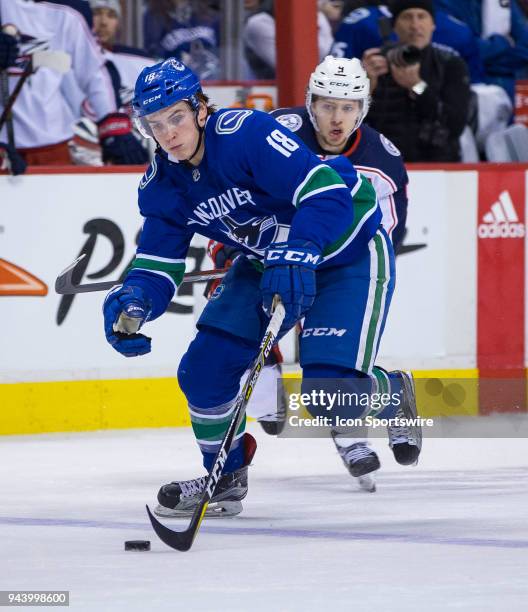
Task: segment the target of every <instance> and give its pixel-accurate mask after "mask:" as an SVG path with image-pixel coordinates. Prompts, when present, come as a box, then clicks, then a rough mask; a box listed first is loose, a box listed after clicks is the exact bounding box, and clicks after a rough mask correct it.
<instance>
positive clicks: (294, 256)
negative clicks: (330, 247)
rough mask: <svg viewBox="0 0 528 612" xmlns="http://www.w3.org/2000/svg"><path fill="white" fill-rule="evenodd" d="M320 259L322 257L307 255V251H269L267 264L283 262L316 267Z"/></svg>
mask: <svg viewBox="0 0 528 612" xmlns="http://www.w3.org/2000/svg"><path fill="white" fill-rule="evenodd" d="M320 259H321V256H320V255H315V254H313V253H307V252H306V251H284V250H283V249H268V250H267V251H266V262H269V261H278V260H281V261H291V262H292V263H302V264H313V265H314V266H316V265H317V264H318V263H319V260H320Z"/></svg>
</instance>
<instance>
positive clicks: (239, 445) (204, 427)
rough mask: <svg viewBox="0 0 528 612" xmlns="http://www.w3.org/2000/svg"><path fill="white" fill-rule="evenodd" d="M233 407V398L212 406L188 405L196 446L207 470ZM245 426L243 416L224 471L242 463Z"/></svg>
mask: <svg viewBox="0 0 528 612" xmlns="http://www.w3.org/2000/svg"><path fill="white" fill-rule="evenodd" d="M234 407H235V400H234V399H233V400H232V401H231V402H228V403H227V404H223V405H222V406H216V407H214V408H197V407H195V406H191V405H189V412H190V414H191V424H192V428H193V431H194V435H195V436H196V441H197V442H198V446H199V447H200V450H201V451H202V455H203V464H204V467H205V469H206V470H207V471H209V470H210V469H211V467H212V465H213V462H214V458H215V456H216V453H217V452H218V449H219V448H220V445H221V443H222V440H223V439H224V435H225V432H226V431H227V428H228V427H229V423H230V422H231V418H232V414H233V410H234ZM245 427H246V418H245V417H244V420H243V421H242V423H241V424H240V427H239V428H238V431H237V433H236V436H235V439H234V441H233V445H232V446H231V450H230V451H229V455H228V456H227V461H226V464H225V467H224V473H228V472H234V471H235V470H238V468H240V467H242V465H243V464H244V445H243V439H244V430H245Z"/></svg>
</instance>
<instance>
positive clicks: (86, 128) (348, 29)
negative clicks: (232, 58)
mask: <svg viewBox="0 0 528 612" xmlns="http://www.w3.org/2000/svg"><path fill="white" fill-rule="evenodd" d="M124 8H126V3H123V2H121V1H120V0H61V1H59V0H51V1H50V0H48V1H47V2H39V1H37V0H0V23H1V24H2V32H0V112H1V118H0V125H1V126H2V128H1V131H0V164H3V167H4V169H5V168H9V169H10V171H11V172H12V173H20V172H23V171H24V169H25V167H26V164H40V165H43V164H44V165H49V164H58V163H60V164H64V163H77V164H90V165H102V164H107V163H116V164H136V163H145V162H146V161H147V160H148V158H149V157H150V155H151V154H152V151H149V150H148V146H147V144H146V143H145V142H144V141H142V139H141V137H140V135H139V134H138V133H136V132H135V130H134V126H133V124H132V122H131V120H130V101H131V97H132V91H133V87H134V82H135V78H136V76H137V74H138V73H139V72H140V70H141V69H142V68H143V67H144V66H146V65H151V64H153V63H155V62H156V61H158V60H159V59H163V58H168V57H176V58H178V59H180V60H181V61H183V62H184V63H185V64H187V65H188V66H189V67H191V68H192V69H193V70H194V71H195V72H196V73H197V74H198V76H199V77H200V78H201V79H202V80H206V81H207V80H218V79H220V80H221V79H223V78H224V77H225V67H224V66H223V64H222V54H221V49H222V48H223V46H225V45H227V44H233V43H232V41H226V40H224V39H223V36H222V27H223V23H224V22H223V20H222V16H223V15H222V9H223V2H222V0H216V1H214V0H144V13H143V16H142V32H143V47H142V48H141V49H140V48H136V47H130V46H127V45H125V44H123V42H122V41H123V40H124V19H123V18H124V13H123V10H124ZM243 11H244V15H243V18H244V27H243V31H242V34H241V41H240V43H241V47H240V48H242V55H243V58H242V60H243V61H242V68H241V73H240V75H239V77H240V79H241V80H248V81H251V80H268V79H269V80H272V79H274V77H275V64H276V50H275V16H274V6H273V0H243ZM317 19H318V44H319V56H320V57H319V59H320V60H321V59H323V58H324V57H325V56H326V55H327V54H331V55H333V56H336V57H346V58H353V57H355V58H358V59H360V60H361V61H362V63H363V66H364V68H365V70H366V71H367V74H368V76H369V78H370V82H371V96H372V105H371V110H370V113H369V117H368V120H367V122H368V123H369V125H371V126H372V127H373V128H375V129H377V130H379V131H381V132H382V133H383V134H385V135H386V136H387V137H388V138H390V140H392V141H393V142H394V144H395V145H396V146H397V147H398V148H399V149H400V150H401V151H402V154H403V156H404V158H405V160H406V161H408V162H459V161H486V160H488V161H495V160H499V159H500V156H501V155H504V151H505V147H506V145H505V142H503V140H504V138H506V136H508V137H509V135H511V134H513V135H514V137H515V138H514V145H513V146H514V149H515V150H514V151H513V152H512V148H511V146H509V148H508V154H509V155H510V156H511V157H512V159H515V155H517V156H519V160H520V161H522V160H523V155H524V154H526V155H528V144H526V142H525V141H526V133H525V132H524V131H522V128H523V127H524V126H521V125H513V123H514V111H515V92H516V84H517V83H518V82H519V81H520V80H522V79H527V78H528V0H464V2H460V0H385V1H376V0H318V17H317ZM50 32H51V34H50ZM54 49H61V50H62V51H64V52H65V53H66V54H68V55H69V56H70V58H71V65H72V67H71V70H68V71H63V72H62V73H61V72H60V70H57V69H56V66H55V67H53V66H51V65H50V66H48V65H47V64H46V63H44V64H43V65H41V66H40V65H39V62H41V61H44V62H46V61H47V62H50V63H51V64H53V62H54V61H55V62H56V61H57V58H54V57H53V53H48V56H49V57H48V59H46V54H45V53H44V54H43V52H46V51H48V52H50V50H51V51H52V50H54ZM39 66H40V67H39ZM44 68H46V69H44ZM54 71H55V72H54ZM12 77H13V78H12ZM21 77H22V78H21ZM21 80H22V81H25V83H26V84H25V85H23V86H22V87H21V88H19V91H17V90H16V84H17V83H18V82H19V81H21ZM498 135H499V136H498ZM519 135H520V138H519ZM503 137H504V138H503ZM523 147H525V150H524V151H523Z"/></svg>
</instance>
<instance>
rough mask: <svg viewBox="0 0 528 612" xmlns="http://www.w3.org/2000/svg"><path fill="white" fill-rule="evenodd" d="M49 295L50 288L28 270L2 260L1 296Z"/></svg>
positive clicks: (0, 261) (0, 264)
mask: <svg viewBox="0 0 528 612" xmlns="http://www.w3.org/2000/svg"><path fill="white" fill-rule="evenodd" d="M47 294H48V286H47V285H46V283H43V282H42V281H41V280H40V279H38V278H37V277H36V276H33V274H30V273H29V272H28V271H27V270H24V269H23V268H20V267H19V266H16V265H15V264H13V263H11V262H9V261H6V260H5V259H1V258H0V296H4V295H33V296H44V295H47Z"/></svg>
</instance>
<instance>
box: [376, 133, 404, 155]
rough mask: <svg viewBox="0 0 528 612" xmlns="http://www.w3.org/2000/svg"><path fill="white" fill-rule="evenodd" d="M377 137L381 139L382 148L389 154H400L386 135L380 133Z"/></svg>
mask: <svg viewBox="0 0 528 612" xmlns="http://www.w3.org/2000/svg"><path fill="white" fill-rule="evenodd" d="M379 137H380V140H381V144H382V145H383V148H384V149H385V151H387V153H389V154H390V155H394V157H400V156H401V153H400V150H399V149H398V147H397V146H396V145H395V144H394V143H393V142H391V141H390V140H389V139H388V138H387V137H386V136H383V134H380V135H379Z"/></svg>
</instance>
